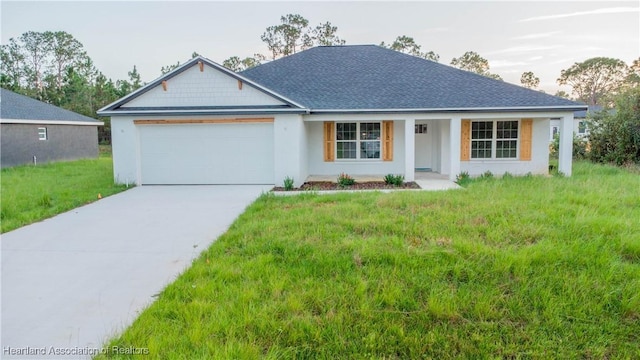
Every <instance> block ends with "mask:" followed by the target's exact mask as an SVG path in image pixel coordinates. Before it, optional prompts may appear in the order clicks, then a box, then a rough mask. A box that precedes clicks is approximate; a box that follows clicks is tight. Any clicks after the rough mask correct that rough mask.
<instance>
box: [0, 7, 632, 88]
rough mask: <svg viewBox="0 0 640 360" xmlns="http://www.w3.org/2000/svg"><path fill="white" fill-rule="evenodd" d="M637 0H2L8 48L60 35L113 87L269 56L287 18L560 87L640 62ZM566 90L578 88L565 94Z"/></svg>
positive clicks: (350, 40)
mask: <svg viewBox="0 0 640 360" xmlns="http://www.w3.org/2000/svg"><path fill="white" fill-rule="evenodd" d="M639 8H640V3H639V2H638V1H637V0H636V1H571V2H558V1H497V2H495V1H494V2H489V1H448V2H441V1H414V2H399V1H385V2H379V1H378V2H365V1H358V2H307V1H300V2H271V1H261V2H244V1H242V2H216V1H198V2H186V1H184V2H178V1H140V2H130V1H108V2H97V1H76V2H59V1H46V2H31V1H5V0H1V9H0V11H1V14H0V16H1V22H2V25H1V31H2V34H1V35H2V36H1V42H2V44H6V43H7V42H8V40H9V38H12V37H16V38H17V37H19V36H20V35H21V34H22V33H24V32H27V31H47V30H51V31H57V30H62V31H66V32H68V33H70V34H72V35H73V36H74V37H75V38H76V39H78V40H79V41H80V42H81V43H82V44H83V45H84V48H85V50H86V51H87V52H88V54H89V56H90V57H91V58H92V59H93V61H94V63H95V65H96V67H97V68H98V69H99V70H100V71H102V72H103V73H104V74H105V75H106V76H107V77H109V78H112V79H113V80H114V81H115V80H117V79H126V78H127V72H128V71H130V70H131V69H132V68H133V66H134V65H136V66H137V68H138V71H139V72H140V74H141V75H142V80H143V81H146V82H149V81H152V80H153V79H155V78H157V77H158V76H160V68H161V67H162V66H165V65H169V64H175V63H176V62H177V61H180V62H181V63H183V62H185V61H187V60H188V59H190V58H191V53H192V52H194V51H196V52H198V53H200V54H202V55H203V56H205V57H207V58H209V59H211V60H213V61H215V62H218V63H222V61H223V60H224V59H226V58H228V57H230V56H233V55H237V56H240V57H245V56H252V55H253V54H254V53H262V54H264V55H268V54H269V52H268V50H267V48H266V46H265V45H264V43H263V42H262V41H261V40H260V35H261V34H262V33H263V32H264V31H265V29H266V28H267V27H268V26H271V25H276V24H279V23H280V16H281V15H285V14H290V13H291V14H300V15H302V16H303V17H305V18H307V19H308V20H309V23H310V25H311V26H316V25H318V24H320V23H323V22H326V21H330V22H331V23H332V24H333V25H334V26H337V27H338V35H339V36H340V37H341V38H343V39H345V40H346V41H347V45H349V44H351V45H355V44H380V42H381V41H384V42H386V43H391V42H393V40H394V39H395V38H396V37H397V36H399V35H407V36H411V37H413V38H414V39H415V40H416V42H417V43H418V44H419V45H421V46H422V51H430V50H432V51H434V52H436V53H437V54H439V55H440V63H444V64H449V63H450V62H451V59H452V58H454V57H458V56H460V55H462V54H463V53H464V52H466V51H470V50H472V51H475V52H477V53H479V54H480V55H482V56H483V57H485V58H486V59H488V60H489V64H490V67H491V69H490V71H491V72H493V73H497V74H499V75H500V76H502V78H503V79H504V80H505V81H508V82H512V83H515V84H520V75H521V74H522V73H523V72H525V71H533V72H534V74H535V75H536V76H538V77H539V78H540V81H541V82H540V88H541V89H543V90H545V91H546V92H548V93H555V91H556V90H558V89H561V88H560V87H559V86H558V85H557V83H556V79H557V78H558V77H559V76H560V71H561V70H562V69H566V68H568V67H570V66H571V65H572V64H573V63H575V62H581V61H584V60H586V59H588V58H591V57H596V56H604V57H613V58H618V59H621V60H623V61H625V62H626V63H627V64H630V63H631V62H632V61H633V60H634V59H637V58H638V57H639V56H640V13H639ZM562 89H563V90H565V91H567V92H568V91H569V90H570V89H569V88H567V87H564V88H562Z"/></svg>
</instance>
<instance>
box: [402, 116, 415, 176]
mask: <svg viewBox="0 0 640 360" xmlns="http://www.w3.org/2000/svg"><path fill="white" fill-rule="evenodd" d="M415 125H416V119H406V120H405V121H404V180H405V181H413V180H415V171H416V159H415V157H416V150H415V146H416V144H415V143H416V137H415V135H414V133H415Z"/></svg>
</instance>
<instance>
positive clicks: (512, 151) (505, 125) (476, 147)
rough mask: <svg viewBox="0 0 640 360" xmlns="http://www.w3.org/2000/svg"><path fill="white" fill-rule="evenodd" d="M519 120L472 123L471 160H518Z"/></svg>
mask: <svg viewBox="0 0 640 360" xmlns="http://www.w3.org/2000/svg"><path fill="white" fill-rule="evenodd" d="M518 129H519V121H518V120H495V121H494V120H488V121H472V122H471V159H516V158H517V157H518Z"/></svg>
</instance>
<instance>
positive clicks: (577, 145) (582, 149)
mask: <svg viewBox="0 0 640 360" xmlns="http://www.w3.org/2000/svg"><path fill="white" fill-rule="evenodd" d="M588 149H589V143H588V142H587V140H586V139H584V138H582V137H580V136H577V135H576V134H573V153H572V156H573V158H574V159H576V160H582V159H586V158H587V154H588V152H589V151H588ZM549 150H550V155H551V158H552V159H557V158H558V152H559V150H560V134H555V135H553V141H552V142H551V145H550V146H549Z"/></svg>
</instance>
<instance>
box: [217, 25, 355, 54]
mask: <svg viewBox="0 0 640 360" xmlns="http://www.w3.org/2000/svg"><path fill="white" fill-rule="evenodd" d="M337 33H338V27H337V26H333V25H332V24H331V23H330V22H328V21H327V22H325V23H321V24H320V25H318V26H316V27H315V28H310V27H309V20H307V19H305V18H304V17H302V15H298V14H287V15H284V16H281V17H280V24H278V25H273V26H269V27H268V28H267V29H266V30H265V32H264V33H263V34H262V36H260V39H261V40H262V41H263V42H264V43H265V44H267V48H268V49H269V51H270V52H271V58H272V59H273V60H275V59H277V58H279V57H283V56H288V55H291V54H295V53H296V52H298V51H301V50H305V49H308V48H310V47H312V46H314V45H322V46H329V45H344V44H345V43H346V41H345V40H343V39H341V38H340V37H339V36H338V35H337ZM230 59H231V58H229V59H228V60H229V61H230V62H231V61H233V60H230ZM246 59H251V58H246ZM253 59H254V60H259V61H261V60H260V59H258V58H257V57H256V56H254V57H253ZM229 65H232V64H231V63H229Z"/></svg>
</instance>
